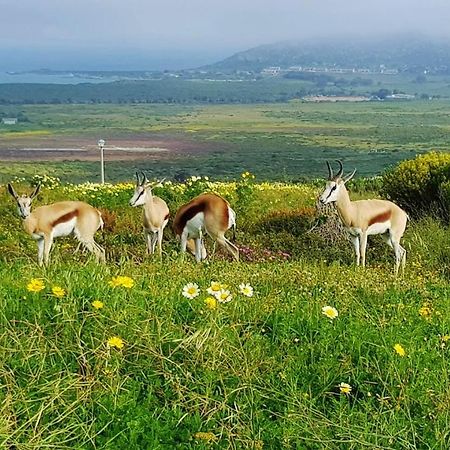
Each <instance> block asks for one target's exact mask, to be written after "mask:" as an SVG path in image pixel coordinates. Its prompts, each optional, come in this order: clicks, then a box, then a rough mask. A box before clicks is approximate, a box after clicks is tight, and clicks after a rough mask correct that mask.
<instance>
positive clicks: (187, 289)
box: [182, 283, 200, 300]
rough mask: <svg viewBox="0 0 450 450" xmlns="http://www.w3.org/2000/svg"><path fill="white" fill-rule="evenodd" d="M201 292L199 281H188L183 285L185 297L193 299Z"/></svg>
mask: <svg viewBox="0 0 450 450" xmlns="http://www.w3.org/2000/svg"><path fill="white" fill-rule="evenodd" d="M199 294H200V289H199V288H198V284H197V283H188V284H186V286H184V287H183V291H182V295H183V297H186V298H189V299H191V300H192V299H193V298H195V297H197V296H198V295H199Z"/></svg>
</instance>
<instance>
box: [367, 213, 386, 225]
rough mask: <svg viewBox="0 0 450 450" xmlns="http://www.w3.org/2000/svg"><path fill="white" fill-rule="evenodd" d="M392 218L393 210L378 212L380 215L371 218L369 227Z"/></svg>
mask: <svg viewBox="0 0 450 450" xmlns="http://www.w3.org/2000/svg"><path fill="white" fill-rule="evenodd" d="M390 218H391V211H386V212H384V213H381V214H378V216H375V217H372V218H371V219H370V220H369V227H370V225H373V224H374V223H382V222H387V221H388V220H389V219H390Z"/></svg>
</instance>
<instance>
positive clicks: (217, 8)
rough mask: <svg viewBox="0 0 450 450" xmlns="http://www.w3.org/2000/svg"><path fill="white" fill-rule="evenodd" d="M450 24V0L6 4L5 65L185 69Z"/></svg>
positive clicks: (0, 9) (16, 0)
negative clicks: (318, 42)
mask: <svg viewBox="0 0 450 450" xmlns="http://www.w3.org/2000/svg"><path fill="white" fill-rule="evenodd" d="M449 20H450V0H221V1H216V0H160V1H154V0H147V1H145V0H0V68H7V69H10V70H17V69H18V68H39V67H49V68H77V67H85V68H92V69H93V68H99V69H102V68H103V69H114V68H129V69H151V68H154V67H152V65H153V66H155V65H160V66H167V68H174V67H177V65H178V66H184V67H186V66H189V63H190V62H192V64H191V65H194V66H195V65H198V64H202V63H207V62H214V61H216V60H219V59H221V58H223V57H225V56H228V55H230V54H231V53H234V52H236V51H240V50H244V49H247V48H249V47H254V46H257V45H260V44H265V43H272V42H276V41H281V40H288V39H305V38H313V37H317V36H333V35H342V34H345V35H352V34H360V35H366V34H377V35H379V34H381V35H386V34H394V33H399V32H404V31H408V32H411V31H413V32H421V33H424V34H428V35H438V36H446V37H447V36H450V27H449ZM19 66H22V67H19Z"/></svg>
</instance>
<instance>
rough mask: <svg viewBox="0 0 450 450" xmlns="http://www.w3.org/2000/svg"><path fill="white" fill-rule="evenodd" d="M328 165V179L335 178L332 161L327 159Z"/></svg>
mask: <svg viewBox="0 0 450 450" xmlns="http://www.w3.org/2000/svg"><path fill="white" fill-rule="evenodd" d="M327 166H328V179H329V180H332V179H333V169H332V168H331V166H330V163H329V162H328V161H327Z"/></svg>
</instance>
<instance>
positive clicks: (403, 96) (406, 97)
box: [386, 94, 416, 100]
mask: <svg viewBox="0 0 450 450" xmlns="http://www.w3.org/2000/svg"><path fill="white" fill-rule="evenodd" d="M414 98H416V96H415V95H412V94H392V95H386V99H388V100H412V99H414Z"/></svg>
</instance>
